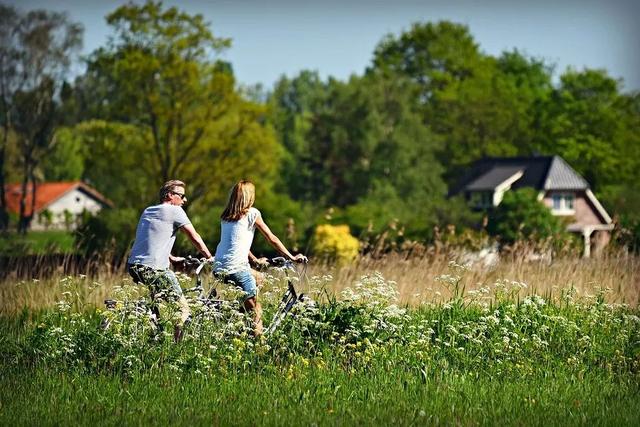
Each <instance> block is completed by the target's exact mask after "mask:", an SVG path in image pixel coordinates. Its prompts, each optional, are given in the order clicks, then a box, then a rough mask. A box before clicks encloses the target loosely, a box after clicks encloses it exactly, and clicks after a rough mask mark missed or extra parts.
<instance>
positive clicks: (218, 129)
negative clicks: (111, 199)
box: [81, 2, 280, 206]
mask: <svg viewBox="0 0 640 427" xmlns="http://www.w3.org/2000/svg"><path fill="white" fill-rule="evenodd" d="M107 22H108V23H109V25H110V26H111V27H112V28H113V29H114V32H115V34H114V36H113V37H112V38H111V39H110V42H109V43H108V44H107V46H106V47H103V48H100V49H98V50H97V51H96V52H94V53H93V54H92V55H91V57H90V60H89V69H88V75H87V76H86V78H85V79H84V81H83V82H82V83H81V85H82V88H83V90H84V91H85V93H86V94H85V100H86V97H87V96H92V97H96V95H98V96H97V99H98V100H99V101H100V105H99V106H94V107H93V109H94V110H95V111H97V110H101V111H102V112H101V116H100V117H102V118H103V119H105V121H106V122H107V125H105V126H104V127H103V125H102V124H99V125H98V127H101V128H103V129H104V130H106V129H112V130H113V129H114V127H113V126H114V124H115V129H118V131H117V132H118V133H119V135H120V136H122V137H123V139H121V140H118V141H116V142H115V144H113V143H111V142H108V141H104V142H102V143H99V144H101V148H102V149H112V150H113V153H112V155H108V156H107V157H106V158H103V159H94V160H92V161H93V162H100V161H107V162H110V161H112V160H113V159H114V157H116V153H126V156H127V157H128V158H129V159H130V160H125V163H126V162H135V169H136V171H137V173H138V174H139V175H144V178H139V179H138V181H145V183H147V182H148V183H150V184H148V186H144V187H142V188H139V190H140V191H149V190H150V188H149V187H159V185H160V184H161V183H162V182H164V181H166V180H168V179H174V178H179V179H182V180H184V181H185V182H187V184H188V186H189V188H190V189H189V191H190V196H191V201H194V202H195V201H198V202H199V204H200V206H204V205H206V204H211V203H220V202H221V201H222V200H223V199H224V198H225V196H226V189H227V188H229V187H230V186H231V184H232V183H233V182H234V181H236V180H237V179H240V178H253V179H256V180H259V181H263V180H264V181H269V180H272V179H273V177H274V174H275V171H276V169H277V166H278V161H279V156H280V150H279V146H278V144H277V142H276V140H275V137H274V134H273V132H272V131H271V130H270V129H269V128H268V127H267V126H265V124H264V118H265V114H266V110H265V107H264V106H261V105H258V104H255V103H252V102H249V101H247V100H245V99H243V98H242V97H241V96H240V94H239V93H238V92H237V91H236V90H235V87H234V85H235V82H234V78H233V75H232V73H231V71H230V67H229V66H228V64H225V63H223V62H221V61H219V60H215V55H216V54H217V53H219V52H220V51H221V50H223V49H224V48H226V47H228V46H229V44H230V41H229V40H228V39H224V38H218V37H214V35H213V34H212V32H211V31H210V30H209V28H208V25H207V23H206V22H205V21H204V20H203V18H202V16H201V15H189V14H186V13H184V12H181V11H179V10H178V9H176V8H173V7H172V8H168V9H163V7H162V5H161V3H155V2H147V3H145V4H144V5H141V6H139V5H134V4H129V5H126V6H121V7H119V8H118V9H117V10H116V11H115V12H113V13H111V14H110V15H109V16H108V17H107ZM92 89H96V91H95V92H92ZM87 94H89V95H87ZM85 102H86V101H85ZM122 126H127V128H126V129H127V130H126V132H125V133H126V135H125V134H122V132H121V131H122V130H123V129H124V128H123V127H122ZM81 131H84V129H81ZM110 132H111V130H109V131H108V132H107V136H109V137H112V136H113V133H110ZM99 134H100V132H98V134H95V133H94V134H93V135H94V136H95V137H97V136H99ZM95 185H96V186H97V187H98V188H99V189H101V190H105V191H108V190H107V186H106V185H103V184H102V181H101V180H95ZM121 185H123V186H130V185H131V184H130V183H128V182H122V183H121ZM114 191H115V190H114ZM118 191H121V192H123V193H126V192H128V190H127V189H121V190H118ZM154 193H155V191H153V192H152V193H151V194H154ZM143 197H148V196H143ZM139 199H140V197H138V198H136V199H135V200H136V201H137V200H139ZM117 200H120V199H117ZM123 200H124V199H123ZM125 203H129V202H128V201H125Z"/></svg>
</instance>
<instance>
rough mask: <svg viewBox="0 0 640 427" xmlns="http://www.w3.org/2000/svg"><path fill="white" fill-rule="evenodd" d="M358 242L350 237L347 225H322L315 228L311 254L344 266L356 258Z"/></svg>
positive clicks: (358, 248)
mask: <svg viewBox="0 0 640 427" xmlns="http://www.w3.org/2000/svg"><path fill="white" fill-rule="evenodd" d="M359 250H360V242H358V239H356V238H355V237H353V236H352V235H351V232H350V231H349V226H348V225H330V224H322V225H318V226H317V227H316V230H315V233H314V239H313V253H314V254H315V255H316V256H318V257H321V258H326V259H329V260H332V261H335V262H337V263H338V264H345V263H348V262H351V261H353V260H354V259H356V257H357V256H358V251H359Z"/></svg>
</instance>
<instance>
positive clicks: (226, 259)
mask: <svg viewBox="0 0 640 427" xmlns="http://www.w3.org/2000/svg"><path fill="white" fill-rule="evenodd" d="M255 194H256V190H255V186H254V185H253V183H252V182H250V181H240V182H238V183H237V184H236V185H234V186H233V188H232V189H231V192H230V193H229V201H228V203H227V207H226V208H225V209H224V212H222V215H221V216H220V218H221V219H222V221H221V231H222V232H221V235H220V243H219V244H218V248H217V249H216V255H215V260H216V264H215V269H214V272H215V274H216V276H218V277H223V278H224V280H226V281H227V282H231V283H233V284H235V285H237V286H239V287H240V288H241V289H242V290H243V291H244V293H245V300H244V307H245V309H246V310H247V311H251V312H253V319H254V332H255V335H256V336H258V335H261V334H262V307H261V306H260V303H259V302H257V300H256V295H257V280H258V278H259V277H260V273H258V272H257V271H255V270H253V269H251V267H250V265H249V260H251V262H252V263H254V264H264V263H265V262H266V259H264V258H261V259H257V258H256V257H255V256H253V254H252V253H251V243H252V242H253V235H254V232H255V229H256V228H257V229H258V230H260V232H261V233H262V234H263V235H264V237H265V238H266V239H267V241H268V242H269V243H270V244H271V246H273V247H274V248H275V249H276V250H277V251H278V252H280V254H282V255H283V256H285V257H286V258H287V259H290V260H291V261H295V262H307V257H306V256H304V255H302V254H298V255H295V256H294V255H292V254H291V252H289V251H288V250H287V248H286V247H285V246H284V245H283V244H282V242H281V241H280V239H278V237H277V236H276V235H275V234H273V233H272V232H271V230H270V229H269V227H268V226H267V224H265V222H264V221H263V219H262V215H261V214H260V211H259V210H258V209H256V208H254V207H253V202H254V201H255V197H256V195H255Z"/></svg>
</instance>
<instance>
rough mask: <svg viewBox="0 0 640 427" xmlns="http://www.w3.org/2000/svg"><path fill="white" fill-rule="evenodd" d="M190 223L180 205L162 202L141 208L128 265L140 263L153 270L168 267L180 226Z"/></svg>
mask: <svg viewBox="0 0 640 427" xmlns="http://www.w3.org/2000/svg"><path fill="white" fill-rule="evenodd" d="M187 224H191V221H189V217H187V213H186V212H185V211H184V209H182V208H181V207H180V206H176V205H171V204H169V203H162V204H159V205H155V206H149V207H148V208H147V209H145V210H144V212H143V213H142V215H141V216H140V221H139V222H138V228H137V229H136V240H135V242H134V243H133V248H132V249H131V255H129V259H128V261H127V262H128V263H129V264H142V265H146V266H147V267H151V268H154V269H157V270H166V269H167V268H169V255H170V254H171V249H172V248H173V243H174V242H175V241H176V233H177V231H178V229H179V228H180V227H183V226H185V225H187Z"/></svg>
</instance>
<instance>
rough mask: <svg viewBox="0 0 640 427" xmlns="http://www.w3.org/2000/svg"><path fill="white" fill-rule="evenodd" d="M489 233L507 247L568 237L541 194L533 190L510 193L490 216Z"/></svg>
mask: <svg viewBox="0 0 640 427" xmlns="http://www.w3.org/2000/svg"><path fill="white" fill-rule="evenodd" d="M487 229H488V231H489V233H490V234H492V235H494V236H499V237H500V241H501V242H502V243H506V244H511V243H514V242H516V241H520V240H532V241H539V240H544V239H546V238H549V237H553V238H558V237H566V232H565V226H564V224H563V223H562V222H561V221H560V219H559V218H558V217H555V216H554V215H553V214H552V213H551V211H550V210H549V209H548V208H547V207H546V206H544V204H542V203H541V202H540V201H539V200H538V193H537V192H536V191H535V190H534V189H532V188H522V189H520V190H516V191H507V192H506V193H505V195H504V198H503V199H502V202H501V203H500V205H499V206H498V207H497V208H495V210H493V211H492V212H491V213H490V215H489V224H488V227H487Z"/></svg>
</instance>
